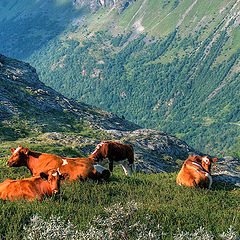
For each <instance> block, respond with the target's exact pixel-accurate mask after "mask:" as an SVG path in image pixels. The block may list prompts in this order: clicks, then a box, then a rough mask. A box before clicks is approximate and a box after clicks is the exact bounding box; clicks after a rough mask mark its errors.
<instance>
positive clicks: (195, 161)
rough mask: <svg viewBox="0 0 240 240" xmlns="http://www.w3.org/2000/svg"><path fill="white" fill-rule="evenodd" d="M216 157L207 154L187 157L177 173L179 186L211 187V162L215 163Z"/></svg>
mask: <svg viewBox="0 0 240 240" xmlns="http://www.w3.org/2000/svg"><path fill="white" fill-rule="evenodd" d="M216 161H217V158H210V157H208V156H204V157H200V156H193V157H189V158H188V159H187V160H186V161H185V162H184V164H183V166H182V169H181V170H180V172H179V173H178V176H177V183H178V184H179V185H181V186H187V187H189V186H195V187H201V188H209V189H210V188H211V185H212V177H211V175H210V173H211V164H212V163H215V162H216Z"/></svg>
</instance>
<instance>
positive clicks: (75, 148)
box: [0, 55, 197, 172]
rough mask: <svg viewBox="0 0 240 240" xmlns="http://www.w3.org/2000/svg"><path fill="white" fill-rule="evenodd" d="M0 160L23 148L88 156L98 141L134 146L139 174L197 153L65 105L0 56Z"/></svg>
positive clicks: (163, 136) (111, 117)
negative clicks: (16, 149) (140, 171)
mask: <svg viewBox="0 0 240 240" xmlns="http://www.w3.org/2000/svg"><path fill="white" fill-rule="evenodd" d="M0 90H1V91H0V99H1V100H0V141H1V147H0V151H1V153H0V154H1V155H0V160H1V161H3V162H2V164H3V165H5V162H4V161H6V157H7V155H9V149H10V147H16V146H18V145H22V146H28V147H30V148H33V149H37V150H38V151H46V152H52V153H55V154H60V155H67V156H69V155H70V156H75V157H76V156H88V155H90V153H91V152H92V151H94V149H95V147H96V145H97V144H98V143H99V142H100V141H103V140H114V141H120V142H128V143H131V144H132V145H133V146H134V149H135V157H136V165H137V169H138V170H143V171H145V172H170V171H173V170H176V169H178V168H179V167H180V165H181V164H182V161H183V160H184V159H185V158H187V157H188V156H189V155H192V154H195V153H197V151H195V150H194V149H193V148H191V147H189V146H188V145H187V144H186V143H185V142H183V141H181V140H179V139H177V138H176V137H174V136H171V135H168V134H167V133H164V132H161V131H156V130H150V129H141V128H140V127H139V126H137V125H136V124H134V123H131V122H129V121H127V120H125V119H123V118H119V117H118V116H117V115H115V114H112V113H109V112H105V111H102V110H100V109H96V108H93V107H90V106H88V105H86V104H82V103H80V102H77V101H75V100H71V99H67V98H65V97H64V96H62V95H61V94H59V93H57V92H56V91H54V90H53V89H51V88H49V87H46V86H45V85H44V84H43V83H42V82H40V81H39V79H38V76H37V74H36V70H35V69H34V68H33V67H31V66H30V65H29V64H27V63H24V62H21V61H18V60H15V59H10V58H7V57H5V56H3V55H0Z"/></svg>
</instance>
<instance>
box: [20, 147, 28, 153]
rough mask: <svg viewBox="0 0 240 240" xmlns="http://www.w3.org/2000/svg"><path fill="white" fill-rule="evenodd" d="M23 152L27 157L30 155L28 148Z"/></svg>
mask: <svg viewBox="0 0 240 240" xmlns="http://www.w3.org/2000/svg"><path fill="white" fill-rule="evenodd" d="M22 152H23V153H24V154H25V155H28V153H29V149H28V148H27V147H25V148H23V150H22Z"/></svg>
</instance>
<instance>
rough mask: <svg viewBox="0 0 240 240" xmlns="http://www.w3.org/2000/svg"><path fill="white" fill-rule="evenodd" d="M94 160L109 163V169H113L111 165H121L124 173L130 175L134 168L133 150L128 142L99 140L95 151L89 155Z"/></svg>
mask: <svg viewBox="0 0 240 240" xmlns="http://www.w3.org/2000/svg"><path fill="white" fill-rule="evenodd" d="M89 158H91V159H93V160H94V161H95V162H98V163H100V164H104V163H106V162H108V163H109V170H110V171H111V172H112V171H113V165H121V166H122V168H123V170H124V173H125V175H132V173H133V171H134V170H135V169H134V150H133V147H132V145H130V144H122V143H117V142H112V141H108V142H101V143H99V144H98V145H97V147H96V149H95V151H94V152H93V153H92V154H91V155H90V156H89Z"/></svg>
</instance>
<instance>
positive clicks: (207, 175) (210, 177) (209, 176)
mask: <svg viewBox="0 0 240 240" xmlns="http://www.w3.org/2000/svg"><path fill="white" fill-rule="evenodd" d="M205 176H206V177H208V178H209V181H210V183H209V186H208V189H210V188H211V186H212V182H213V180H212V176H211V175H210V174H209V173H205Z"/></svg>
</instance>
